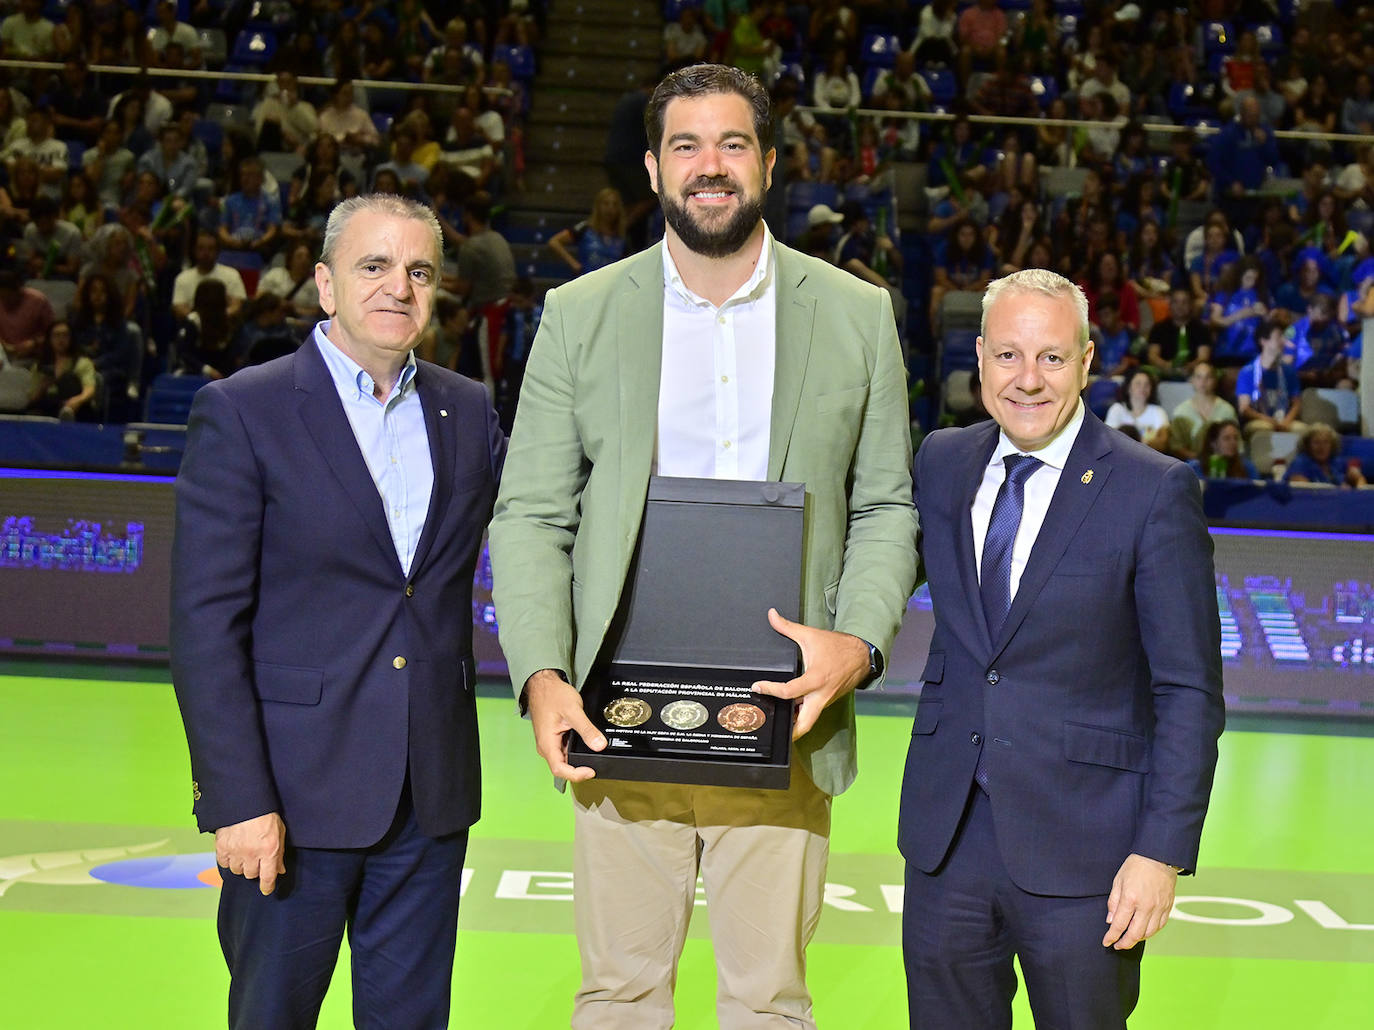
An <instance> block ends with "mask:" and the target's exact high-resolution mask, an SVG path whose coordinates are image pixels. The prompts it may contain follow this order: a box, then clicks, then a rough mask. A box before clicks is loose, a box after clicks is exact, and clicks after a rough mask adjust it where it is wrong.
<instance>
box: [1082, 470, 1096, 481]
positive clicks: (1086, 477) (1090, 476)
mask: <svg viewBox="0 0 1374 1030" xmlns="http://www.w3.org/2000/svg"><path fill="white" fill-rule="evenodd" d="M1092 481H1093V470H1092V469H1088V471H1087V472H1084V473H1083V478H1082V479H1081V480H1080V482H1081V483H1083V484H1084V485H1086V484H1088V483H1091V482H1092Z"/></svg>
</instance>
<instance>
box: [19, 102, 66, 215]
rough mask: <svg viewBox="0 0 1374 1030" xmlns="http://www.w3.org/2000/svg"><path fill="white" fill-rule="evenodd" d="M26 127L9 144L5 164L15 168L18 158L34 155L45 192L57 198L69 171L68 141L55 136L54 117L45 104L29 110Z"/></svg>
mask: <svg viewBox="0 0 1374 1030" xmlns="http://www.w3.org/2000/svg"><path fill="white" fill-rule="evenodd" d="M24 130H25V131H24V135H23V136H21V137H20V138H18V139H16V140H15V141H14V142H13V143H11V144H10V145H9V146H7V147H6V148H5V150H4V154H3V159H4V162H5V166H6V167H7V168H8V169H10V171H11V172H13V170H14V162H15V161H16V160H18V159H19V158H21V157H27V158H30V159H31V160H32V161H33V163H34V164H36V165H38V178H39V181H40V182H41V183H42V184H43V192H44V193H46V194H48V195H49V196H51V197H53V198H54V199H57V198H59V197H60V196H61V195H62V180H63V179H64V178H66V175H67V164H68V155H67V144H65V143H63V142H62V141H61V140H60V139H56V138H55V137H54V136H53V132H52V118H51V117H49V115H48V112H47V111H44V110H42V109H41V108H37V107H35V108H34V109H33V110H31V111H30V112H29V113H28V116H27V117H26V118H25V120H24Z"/></svg>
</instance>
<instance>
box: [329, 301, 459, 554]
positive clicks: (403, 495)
mask: <svg viewBox="0 0 1374 1030" xmlns="http://www.w3.org/2000/svg"><path fill="white" fill-rule="evenodd" d="M328 334H329V322H327V321H325V322H318V323H316V325H315V332H314V339H315V345H316V346H317V347H319V349H320V355H321V356H322V357H323V358H324V364H325V367H326V368H327V369H329V377H330V378H331V379H332V380H333V381H334V388H335V389H336V390H338V392H339V400H340V401H342V402H343V409H344V414H345V415H346V416H348V424H349V425H350V426H352V427H353V438H354V439H355V440H357V441H358V449H359V450H360V451H362V454H363V461H364V462H366V463H367V470H368V472H370V473H371V474H372V482H373V483H375V484H376V486H377V493H378V495H380V496H381V498H382V508H383V509H384V510H385V511H386V523H387V527H388V528H389V529H390V530H391V542H392V543H393V544H394V545H395V546H396V557H397V558H399V559H400V561H401V571H402V572H404V573H406V574H407V575H409V573H410V563H411V561H412V560H414V558H415V548H416V547H417V546H418V545H419V543H420V533H421V532H422V531H423V530H424V528H425V517H426V516H427V515H428V514H429V499H430V494H431V493H432V492H433V490H434V466H433V464H432V461H431V458H430V453H429V431H428V430H427V429H426V428H425V412H424V408H423V406H422V405H421V403H420V394H419V388H418V387H417V386H416V385H415V369H416V365H415V352H414V351H411V352H410V353H409V354H407V355H406V363H405V366H404V367H403V368H402V369H401V377H400V378H399V379H398V380H397V381H396V385H395V386H394V387H392V389H391V395H390V396H389V397H387V398H386V400H384V401H381V400H378V399H377V398H376V397H375V396H373V393H372V391H373V389H375V386H376V384H375V383H374V382H373V380H372V377H371V376H370V375H368V374H367V373H366V372H365V371H363V367H362V366H361V365H359V364H358V363H357V362H356V361H354V360H353V359H352V358H350V357H349V356H348V355H347V354H345V353H344V352H343V351H341V350H340V349H339V348H338V347H337V346H336V345H335V344H334V341H333V340H331V339H330V338H329V335H328Z"/></svg>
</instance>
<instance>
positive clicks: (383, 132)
mask: <svg viewBox="0 0 1374 1030" xmlns="http://www.w3.org/2000/svg"><path fill="white" fill-rule="evenodd" d="M393 120H394V116H393V115H391V114H389V113H388V112H386V111H373V112H372V124H373V125H375V126H376V127H377V135H378V136H380V137H382V139H386V138H387V137H388V136H389V135H391V123H392V121H393Z"/></svg>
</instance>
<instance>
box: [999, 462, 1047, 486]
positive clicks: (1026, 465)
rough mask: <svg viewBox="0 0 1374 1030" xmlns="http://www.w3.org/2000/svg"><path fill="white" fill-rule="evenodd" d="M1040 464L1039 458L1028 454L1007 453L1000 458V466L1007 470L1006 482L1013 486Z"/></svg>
mask: <svg viewBox="0 0 1374 1030" xmlns="http://www.w3.org/2000/svg"><path fill="white" fill-rule="evenodd" d="M1041 464H1042V462H1041V461H1040V459H1039V458H1033V457H1031V456H1030V455H1029V454H1008V455H1007V456H1006V457H1005V458H1003V459H1002V467H1003V468H1004V469H1006V470H1007V482H1009V483H1011V484H1013V485H1014V486H1020V485H1021V484H1023V483H1024V482H1025V481H1026V480H1027V479H1029V478H1030V475H1031V473H1032V472H1034V471H1035V470H1036V469H1038V468H1039V467H1040V466H1041Z"/></svg>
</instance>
